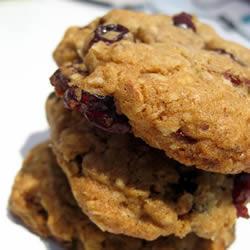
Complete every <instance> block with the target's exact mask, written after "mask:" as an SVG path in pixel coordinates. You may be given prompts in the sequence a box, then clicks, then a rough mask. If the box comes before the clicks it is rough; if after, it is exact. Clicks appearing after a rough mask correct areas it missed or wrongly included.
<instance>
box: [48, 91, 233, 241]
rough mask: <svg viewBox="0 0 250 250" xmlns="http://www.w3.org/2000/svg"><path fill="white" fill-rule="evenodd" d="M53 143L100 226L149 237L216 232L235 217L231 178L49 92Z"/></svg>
mask: <svg viewBox="0 0 250 250" xmlns="http://www.w3.org/2000/svg"><path fill="white" fill-rule="evenodd" d="M46 106H47V116H48V120H49V124H50V127H51V139H52V146H53V150H54V152H55V154H56V156H57V159H58V162H59V165H60V166H61V167H62V169H63V171H64V172H65V173H66V175H67V178H68V180H69V183H70V186H71V189H72V191H73V194H74V196H75V198H76V200H77V202H78V204H79V206H80V207H81V208H82V209H83V211H84V213H85V214H87V216H88V217H89V218H90V219H91V220H92V221H93V222H94V223H95V224H96V225H98V226H99V227H100V228H101V229H102V230H104V231H109V232H111V233H115V234H124V235H128V236H133V237H138V238H142V239H146V240H154V239H156V238H158V237H160V236H168V235H171V234H174V235H176V236H178V237H181V238H183V237H184V236H186V235H187V234H189V233H192V232H193V233H195V234H197V235H198V236H200V237H203V238H207V239H216V238H218V237H219V236H220V234H221V233H222V232H224V231H227V230H228V229H229V228H232V226H233V225H234V223H235V220H236V209H235V206H234V204H233V200H232V188H233V178H232V177H230V176H226V175H221V174H214V173H208V172H205V171H201V170H196V169H191V168H186V167H185V166H182V165H181V164H179V163H177V162H175V161H173V160H170V159H168V158H167V157H166V156H165V154H164V153H163V152H161V151H159V150H155V149H153V148H150V147H149V146H147V145H146V144H145V143H144V142H143V141H141V140H138V139H136V138H134V137H133V136H132V135H131V134H125V135H117V134H110V133H105V132H103V131H102V130H100V129H97V128H95V127H93V126H91V125H90V124H89V123H88V122H87V121H86V120H84V119H82V116H81V115H80V114H79V113H78V112H70V111H68V110H66V109H65V108H64V105H63V102H62V100H60V98H58V97H56V96H55V95H51V96H50V97H49V98H48V101H47V105H46Z"/></svg>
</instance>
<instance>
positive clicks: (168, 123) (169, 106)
mask: <svg viewBox="0 0 250 250" xmlns="http://www.w3.org/2000/svg"><path fill="white" fill-rule="evenodd" d="M54 56H55V59H56V61H57V63H58V65H60V66H62V65H64V66H62V67H61V69H60V70H59V71H57V72H56V73H55V74H54V76H53V77H52V78H51V82H52V84H53V85H54V86H55V88H56V91H57V93H58V95H61V96H62V95H63V96H64V99H65V102H66V104H67V107H68V108H70V109H75V110H78V111H79V112H80V113H82V115H83V116H85V117H87V118H88V119H89V120H90V121H91V122H92V123H93V124H95V125H96V126H98V127H101V128H103V129H105V130H108V131H111V132H116V133H129V132H130V131H132V133H133V134H134V135H135V136H136V137H140V138H141V139H143V140H144V141H145V142H146V143H147V144H149V145H151V146H153V147H155V148H158V149H161V150H164V151H165V153H166V154H167V155H168V156H169V157H171V158H174V159H175V160H178V161H179V162H181V163H183V164H185V165H189V166H191V165H195V166H196V167H197V168H201V169H204V170H208V171H213V172H221V173H238V172H241V171H246V172H249V171H250V133H249V131H250V98H249V89H250V50H249V49H247V48H244V47H242V46H240V45H237V44H235V43H233V42H229V41H225V40H223V39H222V38H220V37H219V36H218V35H217V34H216V33H215V32H214V31H213V30H212V29H211V28H209V27H208V26H207V25H205V24H202V23H200V22H199V21H198V20H197V19H196V18H195V17H192V16H189V15H188V14H185V13H182V14H179V15H176V16H174V17H168V16H163V15H147V14H143V13H136V12H129V11H121V10H115V11H111V12H110V13H108V14H107V15H106V16H104V17H103V18H101V19H97V20H96V21H94V22H93V23H91V24H90V25H88V26H86V27H83V28H77V27H74V28H71V29H69V30H68V31H67V32H66V34H65V37H64V39H63V40H62V42H61V43H60V45H59V46H58V48H57V50H56V51H55V54H54ZM69 62H70V63H72V62H73V63H74V65H68V64H67V63H69ZM82 62H84V65H83V64H81V63H82ZM93 99H95V100H93ZM93 102H94V103H95V104H94V105H93Z"/></svg>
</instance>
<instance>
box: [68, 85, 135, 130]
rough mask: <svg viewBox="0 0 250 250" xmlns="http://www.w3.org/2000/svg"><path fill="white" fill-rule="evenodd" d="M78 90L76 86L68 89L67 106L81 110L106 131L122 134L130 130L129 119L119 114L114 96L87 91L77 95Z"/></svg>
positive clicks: (86, 116) (93, 122) (87, 117)
mask: <svg viewBox="0 0 250 250" xmlns="http://www.w3.org/2000/svg"><path fill="white" fill-rule="evenodd" d="M76 91H78V90H77V89H76V88H69V89H67V90H66V92H65V94H64V103H65V106H66V107H67V108H69V109H72V110H77V111H79V112H80V113H81V114H83V115H84V117H85V118H86V119H87V120H88V121H89V122H91V123H92V124H93V125H94V126H96V127H98V128H101V129H103V130H105V131H108V132H113V133H120V134H124V133H128V132H130V126H129V123H128V119H127V117H126V116H124V115H119V114H117V112H116V108H115V103H114V99H113V97H112V96H100V95H94V94H90V93H88V92H86V91H81V93H80V94H78V95H77V93H76ZM78 92H79V91H78Z"/></svg>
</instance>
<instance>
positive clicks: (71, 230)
mask: <svg viewBox="0 0 250 250" xmlns="http://www.w3.org/2000/svg"><path fill="white" fill-rule="evenodd" d="M10 209H11V211H12V212H13V213H14V214H15V215H17V216H18V217H19V218H20V219H21V220H22V221H23V222H24V224H25V225H26V226H28V227H29V228H30V229H31V230H32V231H34V232H35V233H37V234H38V235H40V236H42V237H53V238H55V239H56V240H58V241H59V242H61V243H62V244H63V245H64V246H65V248H67V249H72V250H84V249H85V250H132V249H133V250H197V249H202V250H225V249H226V244H229V243H231V242H232V241H233V238H234V233H233V230H231V231H230V230H229V231H227V232H225V233H224V234H223V235H221V237H220V239H218V240H217V241H215V242H212V241H209V240H205V239H201V238H199V237H197V236H195V235H194V234H191V235H189V236H187V237H186V238H184V239H177V238H175V237H167V238H160V239H158V240H156V241H152V242H146V241H143V240H139V239H135V238H129V237H126V236H118V235H112V234H110V233H104V232H102V231H101V230H99V229H98V228H97V227H96V226H95V225H94V224H93V223H92V222H90V220H89V219H88V218H87V217H86V216H85V215H83V214H82V212H81V210H80V209H79V208H78V207H77V205H76V202H75V200H74V198H73V196H72V193H71V191H70V187H69V185H68V183H67V181H66V178H65V176H64V175H63V173H62V172H61V170H60V168H59V167H58V166H57V163H56V160H55V157H54V155H53V154H52V151H51V149H50V147H49V144H48V142H46V143H43V144H40V145H38V146H36V147H35V148H33V149H32V150H31V151H30V153H29V154H28V156H27V158H26V159H25V161H24V163H23V167H22V169H21V170H20V172H19V173H18V175H17V177H16V180H15V183H14V186H13V190H12V194H11V198H10Z"/></svg>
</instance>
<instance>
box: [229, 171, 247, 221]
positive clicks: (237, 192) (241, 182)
mask: <svg viewBox="0 0 250 250" xmlns="http://www.w3.org/2000/svg"><path fill="white" fill-rule="evenodd" d="M232 195H233V202H234V205H235V207H236V209H237V215H238V217H243V218H249V213H248V209H247V207H246V204H247V202H248V201H249V200H250V174H239V175H237V176H235V178H234V188H233V194H232Z"/></svg>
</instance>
